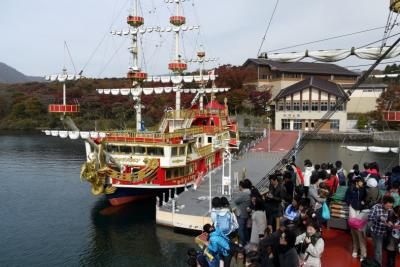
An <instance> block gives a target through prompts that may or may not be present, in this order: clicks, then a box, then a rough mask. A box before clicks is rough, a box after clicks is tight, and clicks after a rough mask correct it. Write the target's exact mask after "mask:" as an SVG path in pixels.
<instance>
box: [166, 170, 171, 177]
mask: <svg viewBox="0 0 400 267" xmlns="http://www.w3.org/2000/svg"><path fill="white" fill-rule="evenodd" d="M165 177H166V178H167V179H171V178H172V170H171V169H167V171H166V172H165Z"/></svg>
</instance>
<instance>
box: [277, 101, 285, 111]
mask: <svg viewBox="0 0 400 267" xmlns="http://www.w3.org/2000/svg"><path fill="white" fill-rule="evenodd" d="M278 110H279V111H283V110H284V103H283V102H282V101H279V102H278Z"/></svg>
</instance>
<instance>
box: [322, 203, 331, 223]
mask: <svg viewBox="0 0 400 267" xmlns="http://www.w3.org/2000/svg"><path fill="white" fill-rule="evenodd" d="M322 218H323V219H324V220H326V221H327V220H329V219H330V218H331V213H330V211H329V208H328V205H327V204H326V202H324V203H323V204H322Z"/></svg>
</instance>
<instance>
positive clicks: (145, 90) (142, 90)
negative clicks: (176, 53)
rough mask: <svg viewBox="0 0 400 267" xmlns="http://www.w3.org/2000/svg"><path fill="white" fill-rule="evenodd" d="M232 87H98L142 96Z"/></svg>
mask: <svg viewBox="0 0 400 267" xmlns="http://www.w3.org/2000/svg"><path fill="white" fill-rule="evenodd" d="M229 89H230V88H205V89H200V88H184V89H179V87H146V88H131V89H130V88H113V89H96V91H97V93H99V94H101V95H102V94H104V95H109V94H110V93H111V94H112V95H124V96H127V95H132V96H136V97H137V96H140V95H141V94H142V93H143V94H144V95H152V94H157V95H159V94H163V93H166V94H168V93H171V92H177V91H181V92H182V93H186V94H197V92H199V93H204V92H206V93H207V94H210V93H222V92H227V91H229Z"/></svg>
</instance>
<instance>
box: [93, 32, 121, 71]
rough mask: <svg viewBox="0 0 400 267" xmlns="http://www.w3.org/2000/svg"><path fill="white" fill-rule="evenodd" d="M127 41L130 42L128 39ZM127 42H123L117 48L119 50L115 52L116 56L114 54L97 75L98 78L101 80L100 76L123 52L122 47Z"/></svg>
mask: <svg viewBox="0 0 400 267" xmlns="http://www.w3.org/2000/svg"><path fill="white" fill-rule="evenodd" d="M126 40H128V39H126ZM126 40H125V41H124V42H121V44H120V46H119V47H118V48H117V50H115V52H114V54H112V56H111V58H110V59H109V60H108V61H107V63H106V64H105V65H104V67H103V68H102V69H101V71H100V72H99V74H98V75H97V78H100V76H101V75H102V74H103V72H104V71H105V70H106V69H107V67H108V65H109V64H110V63H111V61H112V60H113V59H114V57H115V56H116V55H117V54H118V52H119V50H121V48H122V46H123V45H124V44H125V43H126Z"/></svg>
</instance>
